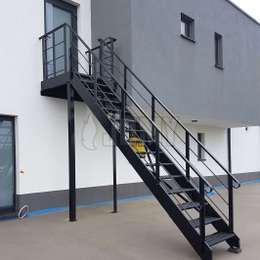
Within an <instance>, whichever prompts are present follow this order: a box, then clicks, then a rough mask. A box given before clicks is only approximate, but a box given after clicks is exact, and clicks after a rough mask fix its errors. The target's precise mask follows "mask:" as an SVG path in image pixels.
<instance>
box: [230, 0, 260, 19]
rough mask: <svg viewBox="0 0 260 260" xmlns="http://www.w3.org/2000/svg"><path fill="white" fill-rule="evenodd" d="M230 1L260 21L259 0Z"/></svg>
mask: <svg viewBox="0 0 260 260" xmlns="http://www.w3.org/2000/svg"><path fill="white" fill-rule="evenodd" d="M231 1H232V2H234V3H235V4H236V5H237V6H239V7H240V8H241V9H243V10H244V11H246V12H247V13H248V14H249V15H251V16H252V17H253V18H255V19H256V20H257V21H259V22H260V1H259V0H231Z"/></svg>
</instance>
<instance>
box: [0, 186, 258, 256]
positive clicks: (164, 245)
mask: <svg viewBox="0 0 260 260" xmlns="http://www.w3.org/2000/svg"><path fill="white" fill-rule="evenodd" d="M235 198H236V209H237V210H236V211H237V212H236V217H237V219H236V230H237V233H238V234H239V235H240V237H241V240H242V247H243V252H242V253H241V254H239V255H234V254H231V253H228V252H227V251H226V249H227V248H228V247H227V245H226V244H222V245H219V246H217V247H216V248H215V250H214V259H222V260H225V259H229V260H232V259H234V260H235V259H236V260H246V259H248V260H259V259H260V184H250V185H246V186H244V187H242V188H241V189H240V190H239V191H237V192H236V195H235ZM110 211H111V206H100V207H97V208H84V209H79V211H78V213H79V216H78V217H79V221H78V222H76V223H68V221H67V219H66V218H67V215H66V213H55V214H49V215H47V216H33V217H30V218H28V219H26V220H23V221H16V220H12V221H4V222H0V234H1V235H0V252H1V253H0V259H1V260H16V259H20V260H67V259H68V260H146V259H147V260H148V259H149V260H158V259H160V260H189V259H194V260H196V259H199V258H198V256H197V255H196V254H195V253H194V251H193V249H192V248H191V247H190V245H189V243H188V242H187V241H186V240H185V239H184V237H183V236H182V234H181V233H180V232H179V230H178V229H177V228H176V226H175V225H174V224H173V223H172V222H171V220H170V219H169V218H168V217H167V215H166V214H165V213H164V211H163V210H162V209H161V207H160V206H159V205H158V203H157V202H156V201H155V200H153V199H145V200H138V201H132V202H128V203H123V204H121V205H120V213H118V214H110Z"/></svg>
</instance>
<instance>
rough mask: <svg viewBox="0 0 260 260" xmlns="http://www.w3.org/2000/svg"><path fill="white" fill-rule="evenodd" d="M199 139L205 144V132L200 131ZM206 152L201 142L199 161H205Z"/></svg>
mask: <svg viewBox="0 0 260 260" xmlns="http://www.w3.org/2000/svg"><path fill="white" fill-rule="evenodd" d="M198 140H199V141H200V143H201V144H202V145H203V146H205V134H204V133H198ZM205 155H206V153H205V150H204V149H203V148H202V146H201V145H200V144H198V160H199V161H205V160H206V156H205Z"/></svg>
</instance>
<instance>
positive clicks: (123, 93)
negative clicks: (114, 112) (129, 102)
mask: <svg viewBox="0 0 260 260" xmlns="http://www.w3.org/2000/svg"><path fill="white" fill-rule="evenodd" d="M125 108H126V94H125V91H124V90H123V89H121V120H120V123H121V138H122V140H125Z"/></svg>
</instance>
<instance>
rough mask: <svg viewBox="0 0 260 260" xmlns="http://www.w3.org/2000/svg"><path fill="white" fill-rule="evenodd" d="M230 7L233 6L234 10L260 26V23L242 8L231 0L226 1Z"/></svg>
mask: <svg viewBox="0 0 260 260" xmlns="http://www.w3.org/2000/svg"><path fill="white" fill-rule="evenodd" d="M225 1H226V2H228V3H229V4H230V5H232V6H233V7H234V8H236V9H237V10H238V11H240V12H241V13H242V14H244V15H245V16H246V17H247V18H249V19H250V20H251V21H253V22H254V23H255V24H257V25H258V26H260V22H258V21H257V20H256V19H255V18H254V17H252V16H251V15H250V14H248V13H247V12H246V11H244V10H243V9H242V8H240V7H239V6H237V5H236V4H235V3H233V2H232V1H231V0H225Z"/></svg>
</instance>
